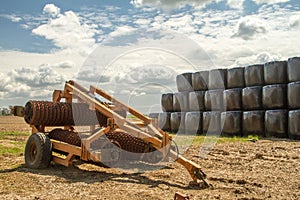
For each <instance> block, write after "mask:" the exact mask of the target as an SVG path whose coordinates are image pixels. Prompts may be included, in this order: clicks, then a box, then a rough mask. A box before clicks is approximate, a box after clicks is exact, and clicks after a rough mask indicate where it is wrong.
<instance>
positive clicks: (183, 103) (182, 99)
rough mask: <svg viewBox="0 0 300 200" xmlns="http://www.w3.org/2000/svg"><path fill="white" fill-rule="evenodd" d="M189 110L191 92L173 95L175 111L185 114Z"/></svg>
mask: <svg viewBox="0 0 300 200" xmlns="http://www.w3.org/2000/svg"><path fill="white" fill-rule="evenodd" d="M188 110H189V92H177V93H174V95H173V111H175V112H184V111H188Z"/></svg>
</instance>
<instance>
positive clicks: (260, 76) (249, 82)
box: [244, 65, 264, 87]
mask: <svg viewBox="0 0 300 200" xmlns="http://www.w3.org/2000/svg"><path fill="white" fill-rule="evenodd" d="M244 73H245V85H246V87H249V86H263V85H264V65H250V66H247V67H245V72H244Z"/></svg>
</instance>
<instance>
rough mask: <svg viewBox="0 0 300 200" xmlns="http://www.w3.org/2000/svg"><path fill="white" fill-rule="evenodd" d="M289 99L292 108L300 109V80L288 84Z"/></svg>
mask: <svg viewBox="0 0 300 200" xmlns="http://www.w3.org/2000/svg"><path fill="white" fill-rule="evenodd" d="M287 99H288V106H289V108H290V109H300V81H298V82H293V83H289V84H288V95H287Z"/></svg>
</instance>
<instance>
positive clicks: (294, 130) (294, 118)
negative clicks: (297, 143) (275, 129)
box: [288, 110, 300, 140]
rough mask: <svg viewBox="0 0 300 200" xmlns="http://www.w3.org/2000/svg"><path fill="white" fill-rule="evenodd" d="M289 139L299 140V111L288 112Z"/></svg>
mask: <svg viewBox="0 0 300 200" xmlns="http://www.w3.org/2000/svg"><path fill="white" fill-rule="evenodd" d="M288 134H289V138H290V139H292V140H300V110H293V111H290V112H289V132H288Z"/></svg>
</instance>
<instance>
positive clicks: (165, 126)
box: [158, 112, 171, 131]
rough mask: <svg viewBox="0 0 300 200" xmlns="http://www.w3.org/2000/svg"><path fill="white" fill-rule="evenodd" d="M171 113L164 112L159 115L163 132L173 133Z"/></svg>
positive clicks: (159, 125) (159, 123)
mask: <svg viewBox="0 0 300 200" xmlns="http://www.w3.org/2000/svg"><path fill="white" fill-rule="evenodd" d="M170 118H171V113H169V112H162V113H159V114H158V127H159V128H160V129H161V130H163V131H171V122H170Z"/></svg>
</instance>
